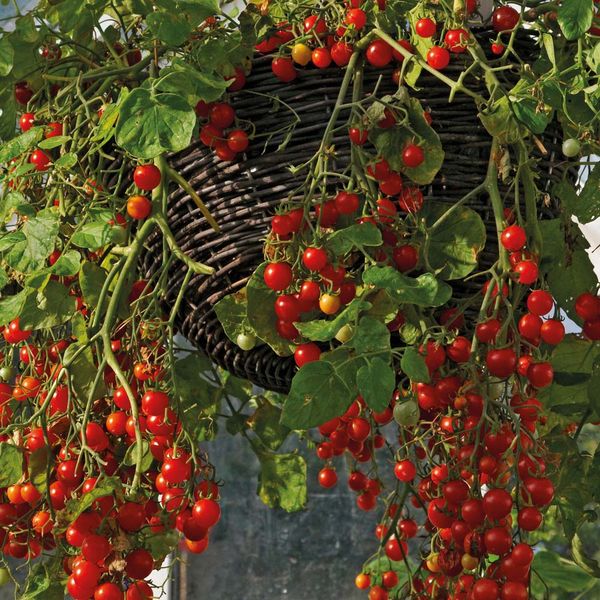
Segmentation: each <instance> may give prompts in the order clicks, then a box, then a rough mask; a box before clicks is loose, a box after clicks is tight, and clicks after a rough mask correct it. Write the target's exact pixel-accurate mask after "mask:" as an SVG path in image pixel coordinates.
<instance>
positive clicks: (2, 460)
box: [0, 442, 23, 488]
mask: <svg viewBox="0 0 600 600" xmlns="http://www.w3.org/2000/svg"><path fill="white" fill-rule="evenodd" d="M22 476H23V453H22V452H21V451H20V450H19V449H18V448H17V447H16V446H14V445H13V444H9V443H8V442H0V487H3V488H5V487H8V486H9V485H13V484H15V483H17V481H19V479H21V477H22Z"/></svg>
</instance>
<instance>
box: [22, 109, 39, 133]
mask: <svg viewBox="0 0 600 600" xmlns="http://www.w3.org/2000/svg"><path fill="white" fill-rule="evenodd" d="M34 125H35V115H34V114H33V113H29V112H27V113H23V114H22V115H21V118H20V119H19V127H20V128H21V131H29V130H30V129H31V128H32V127H33V126H34Z"/></svg>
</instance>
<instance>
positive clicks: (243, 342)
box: [235, 333, 256, 352]
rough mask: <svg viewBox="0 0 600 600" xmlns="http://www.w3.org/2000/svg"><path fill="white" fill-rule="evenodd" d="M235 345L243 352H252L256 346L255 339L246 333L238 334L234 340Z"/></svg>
mask: <svg viewBox="0 0 600 600" xmlns="http://www.w3.org/2000/svg"><path fill="white" fill-rule="evenodd" d="M235 343H236V344H237V345H238V346H239V347H240V348H241V349H242V350H244V351H246V352H247V351H248V350H252V348H254V346H256V337H255V336H253V335H248V334H247V333H240V334H239V335H238V336H237V338H236V339H235Z"/></svg>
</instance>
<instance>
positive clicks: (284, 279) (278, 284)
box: [264, 262, 293, 292]
mask: <svg viewBox="0 0 600 600" xmlns="http://www.w3.org/2000/svg"><path fill="white" fill-rule="evenodd" d="M292 278H293V275H292V267H291V266H290V265H289V264H288V263H285V262H278V263H269V264H268V265H267V267H266V268H265V272H264V280H265V284H266V285H267V287H269V288H271V289H272V290H274V291H276V292H281V291H283V290H285V289H286V288H288V287H289V286H290V284H291V283H292Z"/></svg>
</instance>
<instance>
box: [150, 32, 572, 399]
mask: <svg viewBox="0 0 600 600" xmlns="http://www.w3.org/2000/svg"><path fill="white" fill-rule="evenodd" d="M487 35H488V34H486V33H482V34H481V36H482V38H484V39H483V45H484V47H489V42H486V41H485V38H486V36H487ZM519 45H520V46H522V47H521V48H520V49H519V52H520V53H521V54H522V55H523V53H525V54H524V55H528V56H531V55H533V54H534V53H535V52H536V48H535V42H534V40H532V39H530V38H525V39H523V40H521V41H520V42H519ZM271 60H272V58H271V57H269V56H265V57H259V58H257V59H256V60H255V61H254V62H253V66H252V72H251V74H250V75H249V76H248V78H247V82H246V86H245V87H244V89H243V90H241V91H239V92H236V93H233V94H231V97H230V103H231V104H232V106H233V107H234V108H235V111H236V115H237V117H238V118H239V119H242V120H248V121H252V123H253V124H254V125H255V127H256V132H257V134H259V136H258V138H257V139H255V140H253V143H252V144H251V146H250V148H249V149H248V152H247V153H246V155H245V158H244V160H237V161H235V162H223V161H221V160H219V159H218V158H217V157H216V156H215V154H214V152H213V151H212V150H210V149H208V148H206V147H205V146H204V145H202V144H201V143H200V142H199V141H196V142H194V143H193V144H191V145H190V146H189V147H188V148H187V149H186V150H185V151H183V152H180V153H178V154H176V155H174V156H172V157H171V161H170V162H171V165H172V166H173V167H174V168H175V169H176V170H178V171H179V172H180V173H181V174H182V175H183V177H184V178H185V179H186V180H187V181H188V182H189V183H190V184H191V185H192V187H193V188H194V190H195V191H196V192H197V193H198V195H199V196H200V197H201V198H202V200H203V201H204V203H205V204H206V206H207V207H208V209H209V210H210V212H211V214H212V215H213V216H214V218H215V219H216V221H217V222H218V223H219V225H220V227H221V232H220V233H215V231H213V230H212V229H211V228H210V226H209V225H208V224H207V223H206V220H205V219H204V217H203V216H202V214H201V213H200V211H199V210H198V208H197V207H196V205H195V204H194V202H193V201H192V199H191V198H190V197H189V196H188V195H186V194H185V193H184V192H183V191H181V190H180V189H174V190H173V192H172V193H171V195H170V197H169V211H168V218H169V224H170V227H171V230H172V231H173V232H174V234H175V237H176V239H177V242H178V244H179V245H180V247H181V248H182V249H183V251H184V252H186V254H188V255H189V256H190V257H191V258H193V259H194V260H197V261H199V262H202V263H205V264H207V265H210V266H212V267H214V268H215V274H214V275H212V276H210V277H206V276H195V277H193V278H192V279H191V281H190V283H189V285H188V290H187V292H186V294H185V296H184V299H183V302H182V305H181V308H180V311H179V316H178V320H177V325H178V328H179V331H180V332H181V334H182V335H183V336H185V337H186V338H187V339H188V340H189V341H190V342H191V343H192V344H194V345H195V346H196V347H197V348H199V349H200V350H202V351H204V352H205V353H206V354H207V355H208V356H210V358H211V359H212V360H213V361H214V362H215V363H217V364H218V365H220V366H222V367H224V368H225V369H227V370H228V371H230V372H231V373H232V374H234V375H237V376H239V377H243V378H245V379H248V380H250V381H251V382H253V383H255V384H257V385H259V386H261V387H263V388H266V389H270V390H273V391H278V392H283V393H286V392H287V391H288V390H289V387H290V383H291V379H292V377H293V374H294V371H295V369H296V367H295V364H294V361H293V358H291V357H280V356H277V355H276V354H275V353H274V352H273V351H272V350H271V349H270V347H269V346H267V345H261V346H259V347H256V348H255V349H253V350H250V351H246V352H245V351H242V350H241V349H240V348H239V347H238V346H237V345H236V344H234V343H233V342H232V341H231V340H229V339H228V338H227V336H226V335H225V332H224V331H223V328H222V326H221V324H220V323H219V320H218V319H217V316H216V314H215V312H214V310H213V307H214V305H215V304H216V303H217V302H218V301H219V300H220V299H221V298H223V297H224V296H226V295H228V294H231V293H232V292H237V291H240V290H241V289H243V288H244V286H245V285H246V283H247V281H248V278H249V277H250V275H251V274H252V273H253V271H254V270H255V269H256V267H257V266H258V265H259V264H260V263H261V262H262V261H263V242H264V240H265V237H266V235H267V233H268V231H269V226H270V221H271V217H272V216H273V214H275V212H276V210H277V208H278V206H279V205H280V203H281V202H282V201H285V200H289V199H292V200H293V199H294V195H293V194H294V191H295V190H297V188H298V187H299V185H300V183H301V180H302V177H303V176H304V175H302V174H301V175H300V176H294V175H292V173H291V172H290V170H289V168H288V167H289V166H290V165H300V164H302V163H304V162H306V161H307V160H308V159H309V158H310V157H311V156H313V155H314V153H315V151H316V150H317V148H318V145H319V143H320V142H321V139H322V135H323V130H324V127H325V125H326V123H327V121H328V119H329V117H330V114H331V111H332V109H333V107H334V104H335V102H336V99H337V96H338V93H339V89H340V84H341V81H342V78H343V76H344V71H342V70H341V69H339V68H328V69H316V68H306V69H304V70H300V71H299V75H298V78H297V79H296V80H295V81H294V82H292V83H291V84H282V83H281V82H279V81H278V80H277V79H276V78H275V76H274V75H273V73H272V72H271ZM463 67H464V65H463V63H462V61H461V59H460V58H458V59H457V60H456V62H453V63H451V65H450V66H449V67H448V68H447V69H446V70H445V71H444V73H445V74H446V75H448V76H449V77H452V78H453V79H457V78H458V76H459V74H460V73H461V72H462V71H463ZM419 85H420V91H418V92H414V91H411V95H412V96H415V97H417V98H418V99H419V100H420V101H421V102H422V104H423V106H424V108H426V109H427V110H428V111H430V113H431V116H432V119H433V124H432V126H433V128H434V129H435V131H436V132H437V133H438V135H439V137H440V139H441V142H442V145H443V147H444V150H445V153H446V158H445V161H444V164H443V166H442V168H441V170H440V172H439V173H438V174H437V176H436V178H435V180H434V181H433V182H432V183H431V184H430V185H429V186H425V187H422V188H421V189H422V192H423V195H424V197H425V202H427V201H431V200H435V201H436V202H438V203H444V204H447V205H452V204H454V203H455V202H456V201H457V200H459V199H460V198H462V197H463V196H464V195H465V194H466V193H468V192H469V191H470V190H472V189H474V188H476V187H477V186H478V185H479V184H480V183H481V182H482V181H483V180H484V179H485V176H486V171H487V167H488V159H489V153H490V148H491V142H492V139H491V137H490V136H489V134H488V133H487V132H486V130H485V129H484V127H483V126H482V124H481V122H480V120H479V118H478V115H477V108H476V106H475V104H474V102H473V100H472V99H471V98H470V97H469V96H467V95H464V94H457V95H456V97H455V98H454V100H453V102H452V103H448V94H449V88H448V86H446V85H445V84H443V83H441V82H440V81H439V80H438V79H437V78H435V77H434V76H433V75H429V74H428V73H423V74H422V75H421V77H420V79H419ZM468 85H469V87H470V88H471V89H475V90H477V89H478V88H479V90H483V82H477V81H473V80H471V81H469V83H468ZM376 86H377V94H378V96H379V97H381V96H382V95H384V94H387V93H389V94H393V93H394V92H395V91H396V90H397V86H396V85H395V84H394V83H393V82H392V78H391V69H388V70H386V71H384V72H382V71H376V70H370V69H366V71H365V74H364V89H365V92H369V91H372V90H374V89H375V87H376ZM348 116H349V113H348V112H347V111H346V112H344V111H342V113H341V115H340V118H339V123H340V124H342V123H345V122H346V120H347V118H348ZM292 121H296V124H295V127H294V128H293V131H290V129H289V128H286V126H287V125H288V124H289V123H290V122H292ZM278 130H279V133H274V134H272V135H270V136H268V137H267V136H266V135H265V134H266V133H267V132H276V131H278ZM554 130H555V131H556V136H555V135H554V133H553V132H554ZM261 134H262V137H261ZM561 138H562V135H561V134H559V131H558V128H557V127H556V126H555V125H554V126H550V127H549V128H548V129H547V131H546V132H545V134H544V136H543V146H544V147H545V149H546V150H547V152H546V153H545V154H544V155H543V156H542V155H541V154H540V156H537V157H536V158H538V159H539V172H540V175H541V176H540V182H538V185H539V186H540V187H541V188H542V190H549V189H550V187H551V185H552V183H553V182H554V181H558V180H560V179H561V178H562V177H563V171H562V168H561V166H560V163H559V162H558V159H557V158H556V157H557V156H558V152H559V149H560V145H559V140H560V139H561ZM332 143H333V144H334V145H335V152H336V158H335V165H337V167H341V168H343V167H344V166H345V165H347V164H348V161H349V158H350V143H349V140H348V136H347V132H346V131H345V130H343V131H339V132H338V133H337V134H336V135H335V136H334V138H333V142H332ZM334 189H335V187H334V186H332V190H331V191H332V192H333V191H334ZM501 193H503V195H505V196H506V197H507V198H510V191H509V190H507V189H502V187H501ZM295 199H296V200H298V201H299V200H301V196H300V195H298V196H297V197H296V198H295ZM468 206H469V207H470V208H472V209H474V210H476V211H477V212H478V213H479V214H480V216H481V217H482V219H483V221H484V222H485V224H486V227H487V232H488V243H487V244H486V248H485V249H484V250H483V251H482V253H481V254H480V257H479V263H480V267H482V268H486V267H489V266H491V265H492V264H493V263H494V262H495V260H496V258H497V253H496V252H495V250H494V249H496V248H497V245H496V228H495V224H494V219H493V214H492V209H491V206H490V205H489V202H488V198H487V196H486V195H481V196H478V197H474V198H473V199H472V200H471V201H470V202H469V203H468ZM554 214H555V211H554V210H553V209H552V207H546V208H544V209H542V214H541V217H542V218H544V217H548V216H550V217H551V216H554ZM161 248H162V246H161V242H160V238H159V237H158V236H157V237H155V238H154V239H152V240H151V242H150V247H149V251H148V252H147V253H146V255H145V257H144V267H145V270H146V272H147V273H148V275H149V276H150V275H151V274H152V273H153V272H155V270H156V267H157V266H158V264H159V263H160V260H161V256H162V255H161ZM184 275H185V270H184V269H183V268H182V267H181V265H175V266H174V267H172V268H171V270H170V272H169V278H170V289H171V290H172V292H171V295H170V297H168V298H167V303H172V302H174V300H175V296H176V294H177V291H178V290H179V289H180V287H181V285H182V281H183V278H184ZM480 286H481V282H473V281H471V282H464V281H461V282H458V283H455V284H454V292H455V297H461V296H462V297H464V296H467V295H471V294H472V293H474V291H475V290H476V289H479V288H480Z"/></svg>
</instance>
